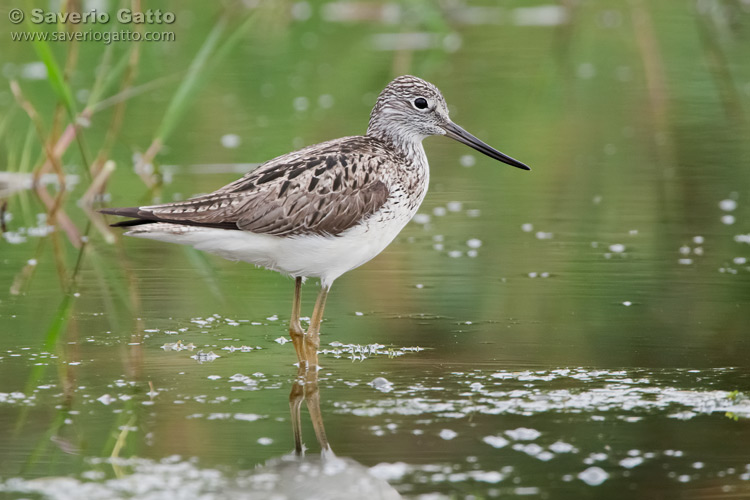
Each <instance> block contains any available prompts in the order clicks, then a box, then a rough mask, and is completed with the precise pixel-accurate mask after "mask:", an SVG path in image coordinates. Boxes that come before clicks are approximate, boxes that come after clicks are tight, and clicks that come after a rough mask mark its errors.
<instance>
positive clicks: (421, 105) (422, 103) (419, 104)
mask: <svg viewBox="0 0 750 500" xmlns="http://www.w3.org/2000/svg"><path fill="white" fill-rule="evenodd" d="M414 107H415V108H417V109H426V108H427V99H425V98H424V97H417V98H416V99H414Z"/></svg>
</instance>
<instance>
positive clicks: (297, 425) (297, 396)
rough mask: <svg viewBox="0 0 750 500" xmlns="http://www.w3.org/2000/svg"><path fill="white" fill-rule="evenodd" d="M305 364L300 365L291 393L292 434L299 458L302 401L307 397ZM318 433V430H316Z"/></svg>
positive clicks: (300, 449)
mask: <svg viewBox="0 0 750 500" xmlns="http://www.w3.org/2000/svg"><path fill="white" fill-rule="evenodd" d="M306 371H307V370H306V366H305V365H304V363H299V367H298V368H297V378H295V379H294V382H293V383H292V391H291V392H290V393H289V412H290V413H291V416H292V432H293V433H294V452H295V453H296V454H297V455H298V456H299V455H302V452H303V449H302V421H301V419H300V418H301V417H300V408H301V407H302V400H303V399H304V397H305V377H304V375H305V372H306ZM316 432H317V430H316Z"/></svg>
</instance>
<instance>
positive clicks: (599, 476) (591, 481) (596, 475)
mask: <svg viewBox="0 0 750 500" xmlns="http://www.w3.org/2000/svg"><path fill="white" fill-rule="evenodd" d="M608 478H609V474H608V473H607V472H606V471H605V470H604V469H602V468H601V467H596V466H595V467H589V468H588V469H586V470H585V471H583V472H581V473H579V474H578V479H580V480H581V481H583V482H584V483H586V484H588V485H589V486H599V485H600V484H602V483H603V482H604V481H606V480H607V479H608Z"/></svg>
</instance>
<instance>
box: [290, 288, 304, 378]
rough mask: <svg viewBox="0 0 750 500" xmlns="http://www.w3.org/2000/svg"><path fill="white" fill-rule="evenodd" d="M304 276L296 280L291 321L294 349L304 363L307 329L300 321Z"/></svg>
mask: <svg viewBox="0 0 750 500" xmlns="http://www.w3.org/2000/svg"><path fill="white" fill-rule="evenodd" d="M301 304H302V278H301V277H297V278H296V279H295V280H294V302H293V303H292V318H291V320H290V321H289V336H290V337H291V338H292V343H293V344H294V350H295V352H296V353H297V359H298V360H299V362H300V366H301V365H302V360H303V359H304V357H305V356H304V343H305V331H304V330H303V329H302V325H301V324H300V322H299V315H300V310H301V308H302V305H301Z"/></svg>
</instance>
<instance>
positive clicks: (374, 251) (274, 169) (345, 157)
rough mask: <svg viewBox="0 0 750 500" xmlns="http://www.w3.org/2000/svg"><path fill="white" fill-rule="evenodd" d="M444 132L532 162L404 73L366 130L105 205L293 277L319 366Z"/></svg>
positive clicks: (137, 227) (295, 321)
mask: <svg viewBox="0 0 750 500" xmlns="http://www.w3.org/2000/svg"><path fill="white" fill-rule="evenodd" d="M431 135H445V136H448V137H450V138H451V139H455V140H457V141H459V142H462V143H463V144H466V145H467V146H470V147H472V148H474V149H476V150H477V151H479V152H481V153H483V154H485V155H487V156H489V157H490V158H494V159H496V160H499V161H501V162H503V163H507V164H508V165H512V166H514V167H518V168H521V169H524V170H530V169H529V167H527V166H526V165H524V164H523V163H521V162H520V161H517V160H514V159H513V158H511V157H510V156H507V155H505V154H503V153H501V152H500V151H498V150H496V149H494V148H492V147H490V146H488V145H487V144H485V143H484V142H482V141H480V140H479V139H477V138H476V137H474V136H473V135H471V134H470V133H468V132H467V131H465V130H464V129H462V128H461V127H459V126H458V125H456V124H455V123H453V122H452V121H451V119H450V118H449V117H448V107H447V105H446V103H445V99H444V98H443V96H442V94H441V93H440V91H439V90H438V89H437V87H435V86H434V85H432V84H431V83H429V82H426V81H424V80H422V79H420V78H417V77H414V76H400V77H398V78H396V79H395V80H393V81H392V82H391V83H389V84H388V86H387V87H386V88H385V89H384V90H383V91H382V92H381V93H380V95H379V96H378V99H377V102H376V103H375V107H374V108H373V110H372V113H371V114H370V123H369V126H368V127H367V133H366V134H365V135H360V136H352V137H343V138H341V139H334V140H332V141H328V142H323V143H320V144H315V145H314V146H309V147H306V148H304V149H301V150H299V151H295V152H292V153H288V154H285V155H282V156H279V157H278V158H274V159H273V160H269V161H267V162H266V163H264V164H262V165H261V166H260V167H258V168H257V169H255V170H253V171H252V172H249V173H248V174H246V175H245V176H244V177H242V178H241V179H238V180H236V181H234V182H232V183H231V184H228V185H226V186H224V187H222V188H220V189H218V190H216V191H214V192H213V193H209V194H206V195H202V196H198V197H195V198H192V199H189V200H186V201H181V202H175V203H166V204H163V205H150V206H142V207H132V208H111V209H106V210H102V212H104V213H106V214H114V215H121V216H126V217H130V218H131V219H130V220H126V221H122V222H118V223H116V224H113V225H114V226H122V227H127V228H128V229H129V231H128V232H127V233H125V234H126V235H128V236H136V237H139V238H148V239H153V240H159V241H166V242H170V243H179V244H182V245H191V246H193V247H195V248H197V249H198V250H203V251H205V252H210V253H213V254H216V255H220V256H221V257H224V258H227V259H230V260H241V261H245V262H250V263H252V264H256V265H259V266H263V267H266V268H268V269H271V270H274V271H278V272H280V273H283V274H286V275H289V276H292V277H294V278H295V288H294V302H293V304H292V317H291V322H290V325H289V333H290V335H291V338H292V341H293V342H294V348H295V351H296V352H297V357H298V358H299V360H300V365H301V366H302V365H304V366H307V367H310V366H314V365H317V352H318V348H319V346H320V336H319V333H320V323H321V320H322V318H323V309H324V307H325V303H326V297H327V296H328V291H329V290H330V288H331V285H332V284H333V282H334V281H335V280H336V278H338V277H339V276H341V275H342V274H344V273H345V272H347V271H350V270H352V269H354V268H356V267H359V266H361V265H362V264H364V263H365V262H367V261H369V260H370V259H372V258H373V257H375V256H376V255H378V254H379V253H380V252H382V251H383V249H384V248H385V247H386V246H388V244H389V243H390V242H391V241H392V240H393V239H394V238H395V237H396V235H397V234H398V233H399V232H400V231H401V229H403V228H404V226H405V225H406V223H407V222H409V220H410V219H411V218H412V217H413V216H414V215H415V214H416V213H417V209H418V208H419V205H420V204H421V203H422V200H423V199H424V197H425V194H426V193H427V185H428V183H429V177H430V171H429V166H428V164H427V156H426V155H425V152H424V148H423V147H422V140H423V139H424V138H425V137H427V136H431ZM311 277H314V278H319V279H320V292H319V294H318V298H317V300H316V303H315V308H314V310H313V314H312V316H311V318H310V326H309V328H308V330H307V332H305V331H304V330H303V329H302V326H301V324H300V300H301V299H300V291H301V287H302V281H303V279H304V278H311Z"/></svg>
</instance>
